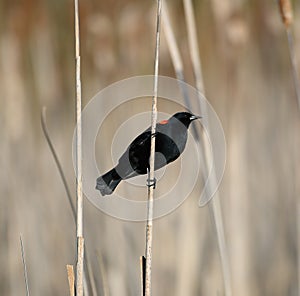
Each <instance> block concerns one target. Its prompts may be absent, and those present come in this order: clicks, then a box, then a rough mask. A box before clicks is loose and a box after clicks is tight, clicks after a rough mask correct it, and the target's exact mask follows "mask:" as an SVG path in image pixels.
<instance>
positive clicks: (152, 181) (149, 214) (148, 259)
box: [145, 0, 162, 296]
mask: <svg viewBox="0 0 300 296" xmlns="http://www.w3.org/2000/svg"><path fill="white" fill-rule="evenodd" d="M161 7H162V0H158V1H157V12H156V45H155V60H154V86H153V97H152V112H151V135H152V137H151V148H150V160H149V164H150V170H149V173H148V202H147V225H146V270H145V296H151V269H152V240H153V196H154V188H155V178H154V160H155V132H156V121H157V92H158V69H159V48H160V23H161Z"/></svg>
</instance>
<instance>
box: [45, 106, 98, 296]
mask: <svg viewBox="0 0 300 296" xmlns="http://www.w3.org/2000/svg"><path fill="white" fill-rule="evenodd" d="M41 124H42V130H43V133H44V136H45V138H46V140H47V143H48V146H49V148H50V151H51V153H52V156H53V158H54V161H55V164H56V166H57V168H58V171H59V175H60V177H61V179H62V182H63V185H64V188H65V191H66V194H67V198H68V201H69V205H70V207H71V210H72V214H73V218H74V222H75V225H76V210H75V206H74V202H73V199H72V196H71V192H70V189H69V186H68V183H67V179H66V177H65V174H64V171H63V168H62V165H61V163H60V161H59V159H58V156H57V153H56V151H55V148H54V145H53V143H52V141H51V138H50V135H49V132H48V128H47V120H46V107H43V109H42V113H41ZM88 258H89V256H88V253H87V251H85V252H84V261H85V267H86V272H85V273H84V278H83V280H84V283H85V285H84V288H85V294H88V290H87V286H88V285H87V283H89V285H90V287H91V290H92V295H97V289H96V283H95V280H94V277H93V270H92V267H91V264H90V260H89V259H88Z"/></svg>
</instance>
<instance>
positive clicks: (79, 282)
mask: <svg viewBox="0 0 300 296" xmlns="http://www.w3.org/2000/svg"><path fill="white" fill-rule="evenodd" d="M74 12H75V59H76V62H75V63H76V126H77V128H76V176H77V179H76V200H77V209H76V210H77V224H76V232H77V264H76V295H77V296H82V295H83V277H84V271H83V262H84V258H83V256H84V239H83V195H82V123H81V79H80V74H81V73H80V39H79V9H78V0H74Z"/></svg>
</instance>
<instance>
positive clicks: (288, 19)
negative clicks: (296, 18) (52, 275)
mask: <svg viewBox="0 0 300 296" xmlns="http://www.w3.org/2000/svg"><path fill="white" fill-rule="evenodd" d="M278 4H279V10H280V14H281V19H282V22H283V24H284V26H285V30H286V35H287V40H288V46H289V56H290V60H291V64H292V71H293V79H294V87H295V91H296V95H297V101H298V108H299V110H300V85H299V73H298V70H297V68H298V67H297V59H296V54H295V46H294V38H293V34H292V30H291V28H292V24H293V8H292V6H291V2H290V0H279V2H278Z"/></svg>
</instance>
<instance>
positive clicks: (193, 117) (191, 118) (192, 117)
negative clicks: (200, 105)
mask: <svg viewBox="0 0 300 296" xmlns="http://www.w3.org/2000/svg"><path fill="white" fill-rule="evenodd" d="M200 118H202V116H197V115H192V116H191V117H190V120H191V121H193V120H196V119H200Z"/></svg>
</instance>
